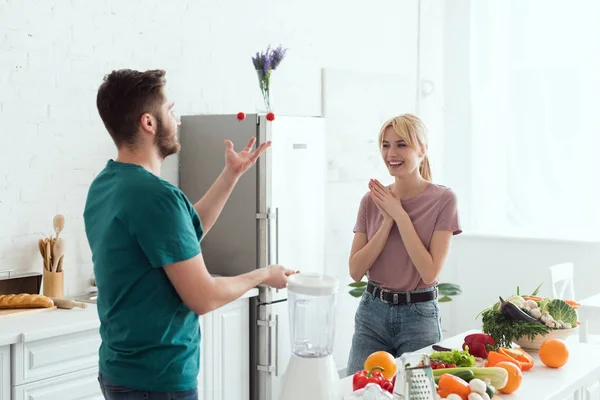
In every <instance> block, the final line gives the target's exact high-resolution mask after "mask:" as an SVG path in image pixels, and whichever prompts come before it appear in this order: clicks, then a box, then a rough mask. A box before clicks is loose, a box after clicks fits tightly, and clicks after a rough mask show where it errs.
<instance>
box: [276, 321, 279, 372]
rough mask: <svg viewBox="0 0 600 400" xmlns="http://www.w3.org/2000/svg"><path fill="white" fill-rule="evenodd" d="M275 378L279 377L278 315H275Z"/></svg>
mask: <svg viewBox="0 0 600 400" xmlns="http://www.w3.org/2000/svg"><path fill="white" fill-rule="evenodd" d="M275 376H279V315H275Z"/></svg>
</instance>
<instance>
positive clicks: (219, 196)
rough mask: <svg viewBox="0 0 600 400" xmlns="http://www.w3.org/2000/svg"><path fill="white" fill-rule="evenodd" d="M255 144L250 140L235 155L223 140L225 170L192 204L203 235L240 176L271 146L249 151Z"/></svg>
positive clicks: (231, 145)
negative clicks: (200, 223)
mask: <svg viewBox="0 0 600 400" xmlns="http://www.w3.org/2000/svg"><path fill="white" fill-rule="evenodd" d="M255 142H256V138H250V140H249V141H248V144H247V145H246V147H245V148H244V149H243V150H242V151H240V152H239V153H236V152H235V151H234V150H233V143H232V142H231V141H230V140H225V168H224V169H223V171H222V172H221V173H220V174H219V176H218V177H217V179H216V180H215V182H214V183H213V184H212V186H211V187H210V188H209V189H208V191H207V192H206V194H205V195H204V196H203V197H202V198H201V199H200V200H199V201H198V202H197V203H196V204H194V208H195V209H196V212H197V213H198V216H200V221H202V228H203V229H204V234H206V233H207V232H208V231H209V230H210V228H211V227H212V226H213V225H214V223H215V221H216V220H217V218H219V215H220V214H221V211H223V207H224V206H225V203H226V202H227V199H229V196H230V195H231V192H232V191H233V188H234V187H235V185H236V183H237V181H238V180H239V178H240V176H242V175H243V174H244V173H245V172H246V171H248V169H249V168H250V167H252V166H253V165H254V163H255V162H256V160H258V157H260V155H261V154H262V153H263V152H264V151H265V150H266V149H267V148H268V147H269V146H271V142H265V143H262V144H261V145H260V146H258V148H256V150H254V151H251V150H252V147H253V146H254V143H255Z"/></svg>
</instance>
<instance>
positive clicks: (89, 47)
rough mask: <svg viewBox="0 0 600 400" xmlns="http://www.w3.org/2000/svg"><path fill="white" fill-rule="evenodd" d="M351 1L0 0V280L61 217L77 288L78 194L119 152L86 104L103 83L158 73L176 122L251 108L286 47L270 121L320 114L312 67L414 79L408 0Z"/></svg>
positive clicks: (35, 265)
mask: <svg viewBox="0 0 600 400" xmlns="http://www.w3.org/2000/svg"><path fill="white" fill-rule="evenodd" d="M354 4H355V5H352V3H348V2H345V1H342V0H325V1H323V0H303V1H299V0H287V1H275V0H266V1H254V2H250V1H246V0H237V1H236V2H231V1H228V2H225V1H217V0H211V1H202V2H193V1H191V0H190V1H182V0H172V1H169V2H160V1H142V0H136V1H127V0H120V1H116V0H110V1H109V0H103V1H91V2H90V1H85V0H70V1H67V0H53V1H50V0H0V135H1V139H2V140H1V145H0V221H1V223H0V270H1V269H8V268H14V269H17V270H22V271H29V270H37V271H41V261H40V256H39V253H38V251H37V245H36V242H37V239H38V238H39V237H42V235H48V234H50V232H51V229H52V218H53V216H54V215H55V214H56V213H63V214H65V216H66V228H65V232H64V237H65V239H66V240H67V246H68V249H67V255H66V258H65V274H66V291H67V293H75V292H78V291H81V290H83V289H85V287H86V280H87V278H88V277H89V276H90V274H91V269H92V266H91V261H90V252H89V248H88V245H87V241H86V238H85V234H84V229H83V222H82V210H83V206H84V202H85V196H86V193H87V188H88V186H89V184H90V182H91V180H92V179H93V177H94V176H95V174H97V173H98V172H99V171H100V170H101V169H102V167H103V166H104V164H105V162H106V160H107V159H108V158H110V157H114V156H115V150H114V146H113V144H112V141H111V140H110V137H109V136H108V134H107V133H106V132H105V130H104V128H103V126H102V123H101V121H100V119H99V117H98V115H97V111H96V108H95V95H96V90H97V87H98V85H99V84H100V82H101V79H102V77H103V75H104V74H105V73H108V72H110V71H111V69H113V68H124V67H129V68H137V69H149V68H164V69H166V70H167V78H168V80H169V90H170V94H171V96H172V97H173V98H174V99H175V101H176V104H177V105H176V107H177V111H178V112H179V113H181V114H183V113H204V112H237V111H240V110H245V111H247V112H252V111H254V107H255V105H256V101H257V100H258V98H259V97H258V96H259V92H258V89H257V83H256V76H255V74H254V71H253V68H252V64H251V61H250V57H251V55H253V54H254V53H255V52H256V51H258V50H262V49H264V48H266V46H267V45H269V44H272V45H278V44H280V43H281V44H283V45H284V46H286V47H289V48H290V50H289V55H288V58H287V59H286V60H285V61H284V62H283V64H282V67H281V69H280V70H279V71H277V73H276V74H275V76H274V85H276V87H275V90H276V92H275V94H274V96H275V102H276V105H277V107H278V109H277V110H276V111H278V112H280V113H286V114H300V115H302V114H310V115H315V114H320V113H321V68H325V67H334V68H335V67H337V68H348V69H357V70H374V71H383V72H385V71H396V72H397V71H404V72H406V73H411V74H414V73H415V53H416V47H415V37H416V36H415V35H416V12H417V11H416V10H417V8H416V4H417V2H416V0H411V1H404V2H400V1H397V0H378V1H376V2H373V3H370V5H366V3H354ZM175 166H176V159H175V158H173V159H171V160H168V161H167V163H166V166H165V173H164V175H165V176H166V177H167V178H168V179H170V180H175V177H176V174H175V169H174V167H175ZM340 245H343V246H345V247H347V246H348V243H343V244H340Z"/></svg>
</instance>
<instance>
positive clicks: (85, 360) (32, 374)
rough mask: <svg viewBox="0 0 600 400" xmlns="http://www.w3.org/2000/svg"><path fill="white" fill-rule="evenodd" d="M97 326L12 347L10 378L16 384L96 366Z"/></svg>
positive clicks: (98, 345) (98, 344) (98, 337)
mask: <svg viewBox="0 0 600 400" xmlns="http://www.w3.org/2000/svg"><path fill="white" fill-rule="evenodd" d="M100 343H101V339H100V334H99V333H98V329H91V330H87V331H82V332H76V333H71V334H68V335H60V336H54V337H50V338H47V339H41V340H34V341H32V342H20V343H17V344H14V345H13V346H12V349H11V351H12V379H13V381H14V384H15V385H17V386H19V385H22V384H26V383H32V382H36V381H39V380H42V379H46V378H51V377H54V376H57V375H60V374H68V373H71V372H76V371H81V370H84V369H87V368H94V367H97V365H98V348H99V347H100Z"/></svg>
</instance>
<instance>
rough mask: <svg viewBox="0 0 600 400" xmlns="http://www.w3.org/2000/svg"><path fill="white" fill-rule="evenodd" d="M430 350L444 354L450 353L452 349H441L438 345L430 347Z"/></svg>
mask: <svg viewBox="0 0 600 400" xmlns="http://www.w3.org/2000/svg"><path fill="white" fill-rule="evenodd" d="M431 348H432V349H433V350H435V351H439V352H444V351H452V349H449V348H447V347H442V346H440V345H437V344H434V345H433V346H431Z"/></svg>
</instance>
